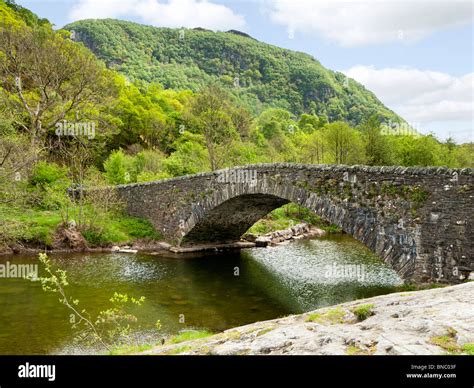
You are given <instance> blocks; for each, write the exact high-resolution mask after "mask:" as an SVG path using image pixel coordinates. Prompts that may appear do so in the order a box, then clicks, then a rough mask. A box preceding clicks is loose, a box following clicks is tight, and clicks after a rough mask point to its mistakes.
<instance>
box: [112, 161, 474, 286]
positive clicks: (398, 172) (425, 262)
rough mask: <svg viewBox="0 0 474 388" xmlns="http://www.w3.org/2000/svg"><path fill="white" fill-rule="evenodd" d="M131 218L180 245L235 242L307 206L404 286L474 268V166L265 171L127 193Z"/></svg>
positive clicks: (189, 179) (255, 168) (276, 167)
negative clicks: (283, 212)
mask: <svg viewBox="0 0 474 388" xmlns="http://www.w3.org/2000/svg"><path fill="white" fill-rule="evenodd" d="M118 192H119V194H120V196H121V198H122V199H123V200H124V202H125V203H126V205H127V210H128V212H129V213H130V214H132V215H136V216H140V217H144V218H147V219H149V220H150V221H151V222H152V223H153V225H154V226H155V227H156V229H157V230H158V231H159V232H161V233H162V235H163V237H164V238H165V239H166V240H167V241H168V242H170V243H172V244H175V245H182V246H188V245H193V244H200V243H209V242H216V243H217V242H219V243H223V242H231V241H236V240H239V238H240V236H241V235H242V234H243V233H244V232H245V231H246V230H247V229H248V228H249V227H250V226H251V225H253V224H254V223H255V222H256V221H258V220H259V219H260V218H262V217H263V216H264V215H265V214H267V213H268V212H270V211H271V210H273V209H275V208H277V207H279V206H282V205H283V204H285V203H288V202H294V203H298V204H300V205H302V206H305V207H307V208H309V209H312V210H313V211H314V212H315V213H316V214H318V215H320V216H321V217H323V218H325V219H326V220H328V221H329V222H331V223H334V224H336V225H338V226H339V227H341V228H342V229H343V230H344V231H345V232H346V233H348V234H350V235H352V236H353V237H354V238H356V239H357V240H359V241H361V242H363V243H364V244H365V245H367V246H368V247H369V248H370V249H371V250H372V251H373V252H375V253H376V254H377V255H379V256H380V257H381V258H382V259H383V260H384V261H385V262H387V263H389V264H390V265H391V266H392V267H393V268H394V269H395V270H396V271H397V272H398V273H399V274H400V275H401V276H402V277H403V278H404V279H407V280H411V281H441V282H446V281H449V282H456V281H461V280H462V279H464V278H465V277H466V276H468V275H469V272H470V271H474V258H473V241H474V228H473V214H474V172H473V170H472V169H462V170H454V169H446V168H405V167H367V166H340V165H339V166H334V165H298V164H286V163H285V164H260V165H251V166H245V167H240V168H239V167H237V168H233V169H227V170H220V171H215V172H212V173H205V174H197V175H192V176H185V177H180V178H175V179H168V180H163V181H158V182H150V183H143V184H132V185H122V186H118Z"/></svg>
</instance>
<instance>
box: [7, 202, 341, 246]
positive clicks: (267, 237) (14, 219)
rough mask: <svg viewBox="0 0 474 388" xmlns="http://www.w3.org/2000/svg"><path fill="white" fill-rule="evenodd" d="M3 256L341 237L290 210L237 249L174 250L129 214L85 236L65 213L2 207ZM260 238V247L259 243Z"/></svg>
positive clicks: (259, 226) (263, 223)
mask: <svg viewBox="0 0 474 388" xmlns="http://www.w3.org/2000/svg"><path fill="white" fill-rule="evenodd" d="M0 219H1V220H2V221H0V255H12V254H35V253H39V252H48V253H79V252H116V251H117V250H122V249H123V250H129V251H139V252H152V251H154V252H158V253H159V252H160V251H168V250H169V251H171V252H174V253H183V252H184V253H186V252H197V251H206V250H215V249H219V250H223V249H241V248H249V247H253V246H266V245H274V244H277V243H284V242H288V241H290V240H295V239H299V238H310V237H318V236H322V235H324V234H325V233H338V232H341V230H340V229H338V228H337V227H336V226H334V225H330V224H329V223H327V222H326V221H324V220H322V219H321V218H320V217H318V216H316V215H315V214H313V213H312V212H310V211H309V210H308V209H304V208H301V207H300V206H298V205H295V204H287V205H285V206H283V207H281V208H278V209H275V210H274V211H272V212H271V213H269V214H268V215H267V216H266V217H264V218H263V219H262V220H260V221H258V222H257V223H256V224H255V225H254V226H252V228H250V229H249V231H248V232H247V233H246V235H244V236H243V239H242V241H240V242H236V243H231V244H220V245H218V246H216V245H212V246H211V245H205V246H204V245H203V246H195V247H191V248H179V247H172V246H171V245H170V244H167V243H166V242H164V241H163V240H162V236H160V235H159V234H158V233H156V231H155V230H154V228H153V226H152V225H151V224H150V222H149V221H147V220H143V219H138V218H134V217H130V216H127V215H124V214H106V215H105V216H104V219H103V220H101V222H100V223H97V224H96V225H95V226H94V227H89V228H86V229H85V230H83V228H82V229H80V228H79V227H76V226H75V222H74V221H71V222H70V223H69V224H68V225H67V226H65V225H64V224H63V221H62V216H61V214H60V212H59V211H46V210H40V209H34V208H27V209H20V208H14V207H11V208H8V207H6V206H0ZM257 238H259V241H258V242H256V241H255V240H256V239H257Z"/></svg>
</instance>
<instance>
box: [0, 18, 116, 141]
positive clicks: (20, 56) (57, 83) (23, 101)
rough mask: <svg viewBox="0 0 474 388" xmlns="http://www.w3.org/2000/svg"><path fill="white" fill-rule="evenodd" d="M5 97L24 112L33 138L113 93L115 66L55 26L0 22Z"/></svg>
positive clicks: (0, 68)
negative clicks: (111, 70) (111, 78)
mask: <svg viewBox="0 0 474 388" xmlns="http://www.w3.org/2000/svg"><path fill="white" fill-rule="evenodd" d="M0 53H1V54H0V75H1V77H2V87H3V89H2V90H1V92H2V96H1V97H2V99H3V101H4V102H5V103H6V104H8V106H9V107H10V108H11V109H12V110H13V111H16V112H18V113H19V117H21V120H20V121H19V122H18V124H19V125H20V126H21V127H22V129H23V130H25V131H26V132H27V133H28V135H29V137H30V139H31V142H32V143H40V142H41V141H43V140H44V139H45V137H46V134H47V132H48V131H50V130H51V131H52V130H53V129H54V127H55V125H56V124H57V123H58V122H60V121H62V120H64V119H68V118H69V117H70V115H73V117H74V115H76V114H77V113H79V112H81V115H85V114H86V112H87V111H88V109H89V108H90V106H91V105H94V104H99V105H100V104H103V103H104V102H105V101H107V100H108V99H109V96H112V95H113V89H112V87H111V83H110V81H109V76H108V74H109V71H107V70H106V69H105V67H104V66H103V65H102V64H101V63H100V62H99V61H98V60H97V59H96V58H95V57H94V55H93V54H92V53H91V52H90V51H89V50H88V49H86V48H85V47H83V46H80V45H77V44H76V43H74V42H72V41H71V40H70V39H68V37H67V33H66V32H54V31H52V30H51V28H50V26H34V27H27V26H21V27H18V26H11V25H5V24H2V25H1V26H0Z"/></svg>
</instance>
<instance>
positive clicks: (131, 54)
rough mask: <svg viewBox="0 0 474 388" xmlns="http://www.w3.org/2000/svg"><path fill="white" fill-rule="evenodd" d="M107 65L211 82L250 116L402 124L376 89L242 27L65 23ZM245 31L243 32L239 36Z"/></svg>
mask: <svg viewBox="0 0 474 388" xmlns="http://www.w3.org/2000/svg"><path fill="white" fill-rule="evenodd" d="M64 29H66V30H69V31H74V40H76V41H79V42H82V43H84V44H85V45H86V46H87V47H88V48H89V49H91V50H92V51H93V52H94V53H95V55H96V56H98V57H99V58H100V59H102V60H103V61H104V62H105V63H106V64H107V66H109V67H111V68H113V69H115V70H117V71H119V72H121V73H122V74H124V75H126V76H127V77H129V78H131V79H133V80H142V81H146V82H159V83H161V84H162V85H163V86H164V87H165V88H170V89H178V90H182V89H190V90H193V91H197V90H199V89H200V88H202V87H204V86H205V85H206V84H208V83H213V82H217V83H219V84H221V85H222V86H223V87H224V88H226V89H227V90H228V91H230V92H231V94H233V95H234V96H235V97H237V98H238V99H239V100H240V101H241V102H242V104H243V105H244V106H245V107H247V108H248V109H250V110H251V111H252V112H253V113H256V114H258V113H260V112H261V111H262V110H264V109H265V108H268V107H277V108H282V109H286V110H288V111H290V112H292V113H293V114H294V115H296V116H298V115H300V114H302V113H314V114H316V115H318V116H323V115H325V116H327V118H328V120H329V121H336V120H344V121H347V122H349V123H351V124H353V125H357V124H360V123H361V122H362V121H363V119H364V118H366V117H368V116H369V115H371V114H377V115H378V116H379V118H380V119H381V120H382V121H389V120H390V121H391V122H398V123H402V122H405V121H404V120H403V118H401V117H400V116H398V115H397V114H396V113H395V112H393V111H392V110H390V109H389V108H387V107H385V106H384V105H383V103H382V102H381V101H380V100H379V99H378V98H377V97H376V96H375V94H374V93H373V92H371V91H369V90H367V89H366V88H365V87H364V86H363V85H361V84H359V83H358V82H356V81H355V80H352V79H349V78H347V77H346V76H345V75H344V74H342V73H340V72H337V71H332V70H330V69H327V68H325V67H324V66H322V65H321V63H320V62H319V60H318V59H316V58H315V57H313V56H311V55H310V54H307V53H303V52H298V51H293V50H289V49H286V48H282V47H278V46H274V45H271V44H268V43H265V42H261V41H259V40H257V39H255V38H253V37H251V36H250V35H248V34H245V33H241V32H240V31H232V30H230V31H226V32H214V31H208V30H205V29H202V28H194V29H183V28H180V29H173V28H166V27H153V26H147V25H142V24H138V23H134V22H127V21H122V20H115V19H87V20H81V21H77V22H74V23H71V24H68V25H66V26H65V27H64ZM243 34H245V35H243Z"/></svg>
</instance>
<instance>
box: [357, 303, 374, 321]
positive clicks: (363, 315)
mask: <svg viewBox="0 0 474 388" xmlns="http://www.w3.org/2000/svg"><path fill="white" fill-rule="evenodd" d="M373 308H374V305H373V304H361V305H359V306H356V307H354V308H353V310H352V312H353V313H354V315H355V316H356V317H357V319H358V320H359V321H364V320H366V319H367V318H368V317H370V316H372V315H374V314H375V313H374V311H373Z"/></svg>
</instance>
